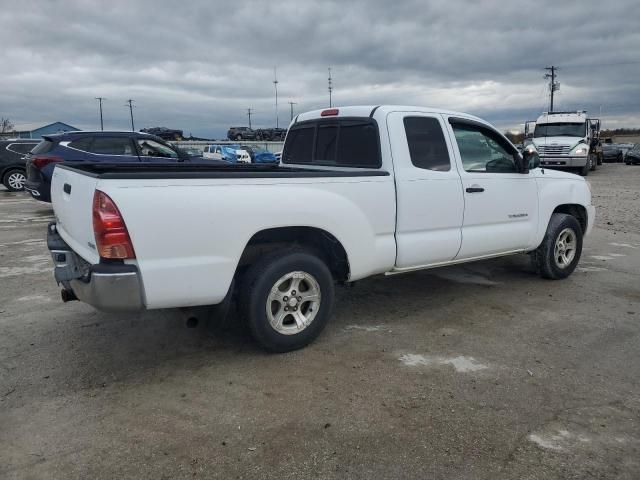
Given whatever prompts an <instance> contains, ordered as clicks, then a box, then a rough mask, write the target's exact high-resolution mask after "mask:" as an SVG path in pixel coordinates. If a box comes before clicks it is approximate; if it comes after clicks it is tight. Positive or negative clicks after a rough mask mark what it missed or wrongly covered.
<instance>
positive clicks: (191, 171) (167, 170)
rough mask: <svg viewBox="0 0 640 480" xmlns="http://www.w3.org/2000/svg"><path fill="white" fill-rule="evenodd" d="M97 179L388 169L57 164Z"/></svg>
mask: <svg viewBox="0 0 640 480" xmlns="http://www.w3.org/2000/svg"><path fill="white" fill-rule="evenodd" d="M56 168H60V169H64V170H72V171H75V172H78V173H81V174H83V175H87V176H90V177H94V178H99V179H122V180H124V179H159V178H166V179H168V178H171V179H185V178H322V177H378V176H388V175H389V172H387V171H384V170H373V169H349V170H345V169H331V168H327V167H325V168H322V169H318V168H301V167H285V166H281V165H261V164H250V165H242V164H231V165H228V166H227V165H219V164H216V165H206V164H198V163H196V164H193V163H188V164H187V163H182V164H176V163H134V164H122V163H103V162H101V163H90V162H82V163H78V164H77V165H70V164H66V165H58V166H57V167H56Z"/></svg>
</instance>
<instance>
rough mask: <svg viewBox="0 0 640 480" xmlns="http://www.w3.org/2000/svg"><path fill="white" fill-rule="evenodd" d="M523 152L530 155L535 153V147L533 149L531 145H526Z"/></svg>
mask: <svg viewBox="0 0 640 480" xmlns="http://www.w3.org/2000/svg"><path fill="white" fill-rule="evenodd" d="M524 151H525V152H527V153H529V154H531V153H536V152H537V150H536V147H534V146H533V145H527V146H526V147H525V149H524Z"/></svg>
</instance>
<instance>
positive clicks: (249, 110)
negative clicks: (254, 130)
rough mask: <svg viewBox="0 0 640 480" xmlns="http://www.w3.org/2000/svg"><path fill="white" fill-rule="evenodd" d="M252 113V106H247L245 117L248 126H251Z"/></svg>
mask: <svg viewBox="0 0 640 480" xmlns="http://www.w3.org/2000/svg"><path fill="white" fill-rule="evenodd" d="M252 113H253V108H247V117H249V128H251V114H252Z"/></svg>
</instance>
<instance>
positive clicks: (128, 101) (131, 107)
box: [125, 98, 136, 132]
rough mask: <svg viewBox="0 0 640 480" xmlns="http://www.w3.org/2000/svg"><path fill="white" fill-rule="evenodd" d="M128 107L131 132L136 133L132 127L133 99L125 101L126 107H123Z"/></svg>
mask: <svg viewBox="0 0 640 480" xmlns="http://www.w3.org/2000/svg"><path fill="white" fill-rule="evenodd" d="M127 106H128V107H129V114H130V115H131V131H132V132H135V131H136V127H135V126H134V125H133V99H131V98H130V99H129V100H127V105H125V107H127Z"/></svg>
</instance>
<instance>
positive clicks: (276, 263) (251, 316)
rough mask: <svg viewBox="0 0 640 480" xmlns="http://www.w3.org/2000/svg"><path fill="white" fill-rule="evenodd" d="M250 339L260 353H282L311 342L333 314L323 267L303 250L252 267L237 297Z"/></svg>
mask: <svg viewBox="0 0 640 480" xmlns="http://www.w3.org/2000/svg"><path fill="white" fill-rule="evenodd" d="M238 294H239V295H238V298H239V301H240V306H241V308H242V310H243V313H244V316H245V317H246V320H247V323H248V326H249V330H250V331H251V334H252V336H253V338H254V339H255V340H256V342H258V344H260V346H262V347H263V348H265V349H266V350H269V351H272V352H288V351H291V350H296V349H299V348H302V347H304V346H306V345H308V344H309V343H311V342H312V341H313V340H314V339H315V338H316V337H317V336H318V335H319V334H320V332H321V331H322V330H323V329H324V327H325V325H326V324H327V321H328V320H329V316H330V315H331V311H332V310H333V299H334V283H333V277H332V275H331V272H330V271H329V268H328V267H327V265H326V264H325V263H324V262H323V261H322V260H320V258H318V257H317V256H316V255H314V254H313V253H311V252H309V251H306V250H297V251H293V252H290V251H289V252H287V251H279V252H274V253H273V254H271V255H268V256H266V257H264V258H263V259H261V260H259V261H258V262H256V263H255V264H254V265H252V266H251V267H250V268H249V270H248V271H247V272H246V273H245V275H244V281H243V282H242V283H241V287H240V291H239V292H238Z"/></svg>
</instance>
